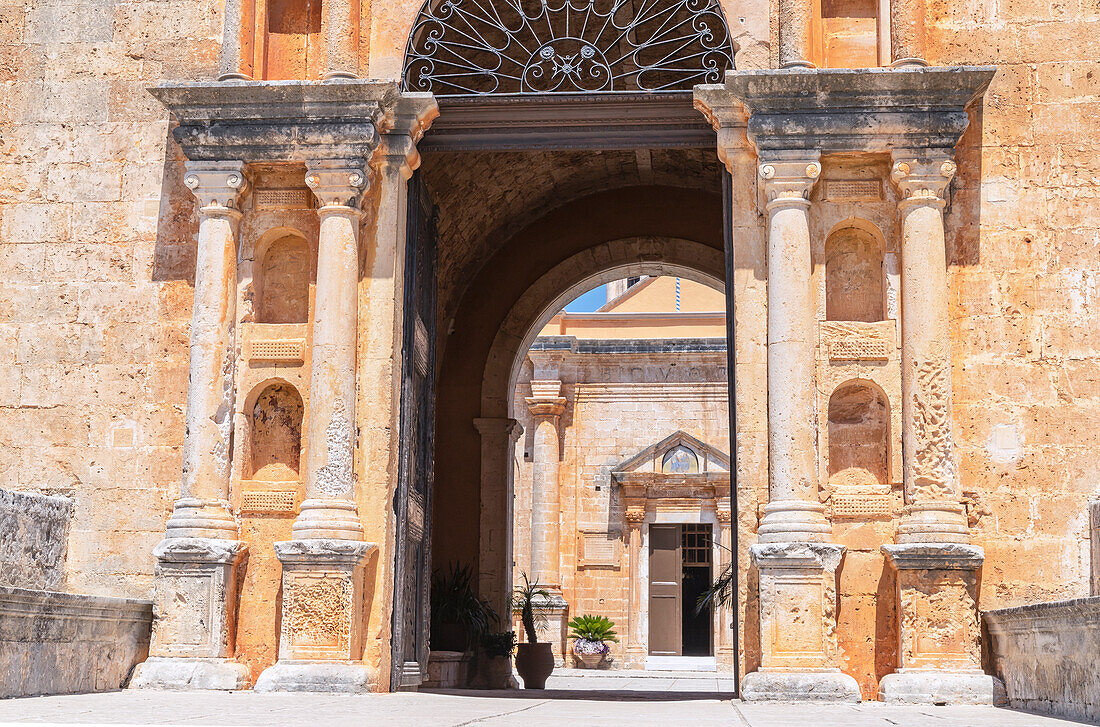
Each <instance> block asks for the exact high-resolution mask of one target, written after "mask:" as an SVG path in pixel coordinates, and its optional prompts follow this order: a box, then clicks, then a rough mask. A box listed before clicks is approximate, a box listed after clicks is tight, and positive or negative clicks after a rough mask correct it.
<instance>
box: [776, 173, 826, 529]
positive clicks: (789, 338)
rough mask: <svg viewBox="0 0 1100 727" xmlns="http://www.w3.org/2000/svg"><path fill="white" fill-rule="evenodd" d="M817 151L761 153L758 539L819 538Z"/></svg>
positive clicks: (821, 519)
mask: <svg viewBox="0 0 1100 727" xmlns="http://www.w3.org/2000/svg"><path fill="white" fill-rule="evenodd" d="M820 173H821V166H820V165H819V164H818V161H817V155H816V154H812V155H811V154H805V153H803V154H800V155H798V156H793V157H791V156H788V157H786V158H783V157H778V158H770V159H769V158H762V159H761V164H760V178H761V182H762V184H763V187H764V191H765V194H766V196H767V200H768V202H767V210H768V459H769V467H768V504H767V505H766V506H765V507H764V519H763V521H762V522H761V524H760V531H759V533H760V542H762V543H777V542H794V541H798V542H823V541H826V540H828V539H829V533H830V528H829V524H828V522H827V521H826V520H825V515H824V512H825V507H824V505H822V504H821V502H820V500H819V498H818V482H817V457H816V449H817V406H816V402H815V401H814V391H815V389H814V348H815V346H814V343H815V328H814V326H815V318H814V312H813V311H814V307H813V289H812V283H811V273H812V263H811V259H810V221H809V212H810V199H809V197H810V191H811V189H812V188H813V185H814V183H815V182H816V181H817V178H818V176H819V175H820Z"/></svg>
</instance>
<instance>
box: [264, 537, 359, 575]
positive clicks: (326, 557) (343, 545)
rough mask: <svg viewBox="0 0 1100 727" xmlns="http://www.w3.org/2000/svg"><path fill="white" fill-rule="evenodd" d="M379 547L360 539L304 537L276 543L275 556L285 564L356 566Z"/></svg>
mask: <svg viewBox="0 0 1100 727" xmlns="http://www.w3.org/2000/svg"><path fill="white" fill-rule="evenodd" d="M377 549H378V545H377V544H375V543H364V542H362V541H359V540H337V539H335V538H303V539H301V540H283V541H279V542H277V543H275V556H276V557H277V558H278V559H279V562H280V563H282V564H283V565H306V566H310V565H330V566H336V567H341V566H343V567H346V568H354V567H356V566H358V565H360V564H361V563H362V562H363V561H364V560H366V558H367V556H369V555H370V554H371V553H373V552H374V551H375V550H377Z"/></svg>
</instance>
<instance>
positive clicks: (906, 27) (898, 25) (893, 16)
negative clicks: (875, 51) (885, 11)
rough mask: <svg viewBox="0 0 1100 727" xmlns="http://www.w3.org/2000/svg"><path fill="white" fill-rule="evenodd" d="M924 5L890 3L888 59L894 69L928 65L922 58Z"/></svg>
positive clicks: (904, 0)
mask: <svg viewBox="0 0 1100 727" xmlns="http://www.w3.org/2000/svg"><path fill="white" fill-rule="evenodd" d="M924 3H925V0H891V2H890V58H891V60H892V61H893V63H892V65H893V66H894V67H896V68H905V67H913V66H927V65H928V61H926V60H925V58H924Z"/></svg>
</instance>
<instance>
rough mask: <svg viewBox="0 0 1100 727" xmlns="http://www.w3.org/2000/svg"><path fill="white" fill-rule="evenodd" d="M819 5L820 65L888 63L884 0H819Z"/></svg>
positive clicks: (825, 66) (852, 66) (886, 5)
mask: <svg viewBox="0 0 1100 727" xmlns="http://www.w3.org/2000/svg"><path fill="white" fill-rule="evenodd" d="M819 7H820V18H819V21H820V33H819V41H818V42H819V44H820V48H819V54H820V59H819V61H818V65H819V66H821V67H822V68H872V67H875V66H879V65H888V64H889V56H890V37H889V26H890V17H889V4H888V2H886V0H882V1H880V0H821V4H820V6H819Z"/></svg>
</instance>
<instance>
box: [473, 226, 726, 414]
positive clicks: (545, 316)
mask: <svg viewBox="0 0 1100 727" xmlns="http://www.w3.org/2000/svg"><path fill="white" fill-rule="evenodd" d="M655 245H656V246H657V249H658V250H659V251H660V252H659V255H660V258H661V259H660V260H646V259H645V258H646V257H649V256H651V255H653V253H654V246H655ZM600 248H603V249H604V251H605V254H606V256H607V257H608V258H609V259H608V261H607V262H606V263H604V264H603V265H601V266H600V267H599V268H598V269H596V270H591V269H590V270H587V271H585V272H583V273H580V274H578V273H577V272H576V271H577V269H578V268H579V267H582V266H583V265H585V264H587V263H590V261H591V260H592V259H593V252H594V251H597V250H599V249H600ZM724 265H725V262H724V256H723V253H722V251H721V250H717V249H715V248H713V247H711V246H709V245H706V244H704V243H701V242H695V241H693V240H687V239H683V238H674V237H661V238H653V237H635V238H627V239H621V240H611V241H608V242H604V243H600V244H599V245H596V246H594V247H591V248H588V249H587V250H583V251H581V252H578V253H577V254H575V255H572V256H570V257H569V258H566V259H565V260H563V261H562V262H560V263H559V264H557V265H555V266H554V267H552V268H551V269H550V270H548V271H547V272H546V273H544V274H543V275H542V276H541V277H539V279H538V280H536V281H535V282H534V283H533V284H532V285H531V286H530V287H528V288H527V290H526V291H524V293H523V294H522V295H521V296H520V298H519V299H518V300H516V301H515V303H513V305H512V307H511V308H510V309H509V311H508V314H507V316H506V317H505V319H504V322H503V323H502V324H501V327H500V329H499V330H498V331H497V334H496V336H495V337H494V338H493V343H492V346H491V347H490V349H489V356H488V358H487V360H486V364H485V373H484V376H483V378H482V384H481V416H482V417H505V416H506V417H509V418H514V416H515V412H514V411H513V405H514V396H513V395H512V394H513V392H514V391H515V388H516V382H517V381H518V379H519V375H520V371H521V369H522V367H523V359H524V357H525V355H526V352H527V349H529V348H530V347H531V344H532V343H534V341H535V338H537V337H538V334H539V331H541V330H542V329H543V327H545V325H546V324H547V323H548V322H549V321H550V319H551V318H553V317H554V315H555V314H556V313H557V312H558V311H560V310H561V309H562V308H563V307H564V306H565V304H566V303H568V302H569V301H571V300H572V299H573V298H575V297H577V296H578V295H580V294H581V293H584V292H586V291H588V290H591V289H592V288H594V287H596V286H598V285H602V284H604V283H608V282H611V281H612V280H618V279H620V278H625V277H632V276H637V275H674V276H677V277H681V278H686V279H689V280H693V281H695V282H697V283H701V284H703V285H708V286H710V287H713V288H716V289H718V290H722V289H723V288H724V285H725V282H724V281H725V270H724ZM540 303H541V305H540ZM535 307H537V309H538V310H539V313H538V314H537V315H536V316H534V317H531V316H530V315H527V314H525V313H524V311H529V310H531V309H532V308H535ZM500 382H506V385H505V388H504V389H503V390H502V389H501V388H500Z"/></svg>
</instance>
